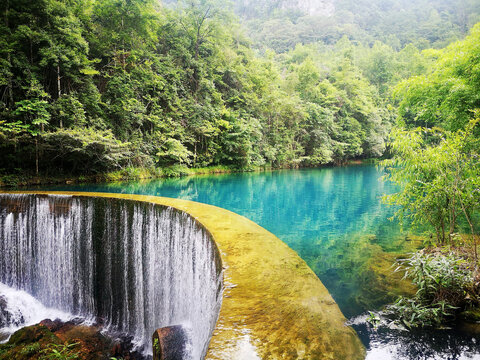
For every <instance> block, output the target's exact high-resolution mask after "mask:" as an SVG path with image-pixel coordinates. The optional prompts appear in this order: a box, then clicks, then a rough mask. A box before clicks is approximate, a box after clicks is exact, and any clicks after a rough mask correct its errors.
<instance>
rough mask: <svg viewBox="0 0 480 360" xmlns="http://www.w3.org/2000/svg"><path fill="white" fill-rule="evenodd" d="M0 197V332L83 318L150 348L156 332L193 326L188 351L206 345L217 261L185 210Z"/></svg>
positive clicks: (215, 306) (213, 314)
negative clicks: (1, 308) (1, 311)
mask: <svg viewBox="0 0 480 360" xmlns="http://www.w3.org/2000/svg"><path fill="white" fill-rule="evenodd" d="M0 205H1V206H0V254H2V256H1V257H0V283H1V284H0V296H3V299H4V300H5V299H6V303H7V310H8V311H7V313H8V314H11V316H8V317H9V319H10V320H9V323H8V324H5V326H4V328H3V329H0V332H2V331H3V332H6V331H8V330H9V329H10V331H12V330H14V329H15V328H16V327H18V326H20V325H22V323H25V324H30V323H32V322H38V321H39V320H42V319H44V318H52V317H53V318H55V317H59V318H68V317H69V316H80V317H83V318H85V319H87V320H88V319H90V320H94V321H101V322H103V323H104V324H105V325H106V328H107V329H111V330H112V331H120V332H123V333H127V334H129V335H131V336H133V337H134V342H135V344H136V345H137V347H138V348H139V349H140V350H143V351H144V352H145V353H146V354H151V340H150V339H151V336H152V334H153V332H154V330H155V329H157V328H159V327H164V326H169V325H178V324H181V325H184V326H186V327H187V328H188V329H190V332H191V334H192V344H191V346H190V351H191V353H192V357H193V358H194V359H199V358H201V356H202V355H203V354H204V353H205V352H206V347H207V345H208V341H209V339H210V336H211V332H212V331H213V328H214V326H215V322H216V319H217V316H218V310H219V305H220V301H221V290H222V277H221V264H220V261H219V256H218V253H217V250H216V247H215V245H214V243H213V241H212V240H211V238H210V235H209V234H208V233H207V232H206V231H205V230H204V229H203V228H202V227H201V226H199V225H198V224H197V223H196V222H195V221H194V220H193V219H192V218H191V217H190V216H189V215H187V214H185V213H182V212H180V211H176V210H174V209H171V208H166V207H162V206H158V205H153V204H146V203H140V202H133V201H127V200H116V199H100V198H78V197H70V196H32V195H0ZM26 293H28V295H26ZM32 296H33V297H34V298H32ZM19 298H23V299H24V302H27V303H26V304H25V306H23V307H22V304H23V303H21V302H19V301H18V299H19ZM32 304H33V305H32ZM14 306H17V309H13V308H12V307H14ZM52 309H55V310H52ZM32 311H35V312H36V314H35V316H31V314H30V313H31V312H32ZM15 314H16V315H15ZM22 317H23V319H22ZM0 320H1V319H0Z"/></svg>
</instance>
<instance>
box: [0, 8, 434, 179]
mask: <svg viewBox="0 0 480 360" xmlns="http://www.w3.org/2000/svg"><path fill="white" fill-rule="evenodd" d="M238 4H239V3H236V5H238ZM237 9H238V6H237ZM1 11H2V14H3V18H4V21H2V22H1V23H0V53H1V57H0V59H1V60H0V73H1V76H0V155H1V156H0V169H3V170H1V171H3V172H4V173H5V174H12V173H15V172H22V173H23V172H25V171H27V172H28V171H30V172H32V173H33V172H36V173H42V174H46V175H51V174H58V173H73V174H85V173H98V172H105V171H111V170H114V169H119V168H125V167H129V168H134V167H145V168H153V167H162V168H168V167H172V166H179V165H183V166H188V167H205V166H220V165H222V166H224V165H226V166H231V167H236V168H249V167H252V166H263V165H269V166H273V167H284V166H316V165H320V164H327V163H337V164H338V163H344V162H345V161H347V160H348V159H354V158H361V157H378V156H381V155H382V154H383V153H384V151H385V148H386V145H385V140H386V138H387V135H388V133H389V131H390V128H391V127H392V124H393V122H394V118H395V111H394V108H393V107H392V106H391V105H389V100H388V99H389V98H388V94H389V91H390V89H391V87H392V86H394V85H395V84H397V83H398V82H399V81H401V80H402V79H406V78H408V77H409V76H412V75H421V74H423V72H424V71H425V69H426V68H427V65H428V63H429V61H430V60H428V59H425V58H424V56H423V55H422V54H421V53H420V51H419V50H418V49H417V48H416V47H415V46H413V45H407V46H405V47H403V48H401V49H397V48H394V47H392V46H389V45H386V44H385V43H382V42H376V43H374V44H373V45H372V46H370V45H368V44H364V45H361V44H355V43H354V42H351V41H350V40H349V39H348V38H347V37H344V38H339V40H338V42H336V43H334V45H328V44H326V43H324V42H317V43H315V44H311V45H308V46H301V45H299V46H297V47H296V48H294V49H292V50H291V51H289V52H287V53H284V54H282V55H277V54H275V53H274V52H273V51H266V52H265V53H264V54H263V55H260V54H258V53H257V52H256V51H255V50H253V48H252V45H251V42H250V40H249V39H248V38H247V37H246V36H245V35H244V34H243V32H242V29H241V27H240V25H239V23H238V21H237V20H236V18H235V16H234V15H233V13H231V12H230V10H229V6H227V5H226V4H225V3H224V2H220V1H216V0H189V1H183V2H179V3H178V4H177V5H176V6H174V7H163V6H161V5H160V4H159V3H157V2H156V1H153V0H147V1H143V0H128V1H125V0H105V1H96V0H38V1H35V2H31V1H26V0H19V1H5V2H3V5H2V9H1ZM330 43H331V42H330ZM0 175H1V174H0Z"/></svg>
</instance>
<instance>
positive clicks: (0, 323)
mask: <svg viewBox="0 0 480 360" xmlns="http://www.w3.org/2000/svg"><path fill="white" fill-rule="evenodd" d="M24 323H25V319H24V317H23V315H22V314H20V313H18V314H12V313H11V312H10V311H9V310H8V308H7V299H6V298H5V297H4V296H0V328H2V327H8V326H11V325H14V326H20V325H22V324H24Z"/></svg>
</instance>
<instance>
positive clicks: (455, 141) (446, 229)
mask: <svg viewBox="0 0 480 360" xmlns="http://www.w3.org/2000/svg"><path fill="white" fill-rule="evenodd" d="M479 121H480V119H479V118H478V115H477V119H476V120H472V121H471V122H470V123H469V124H468V126H467V127H466V129H465V130H458V131H456V132H451V131H446V130H443V129H439V128H434V129H427V128H417V129H414V130H404V129H396V130H395V131H394V132H393V133H392V136H393V141H392V143H391V146H392V148H393V151H394V157H393V158H392V159H389V160H385V161H384V162H383V165H384V166H386V171H387V175H386V176H385V177H386V179H387V180H390V181H392V182H394V183H395V184H397V185H399V186H400V191H399V192H398V193H396V194H393V195H389V196H387V197H386V198H385V199H386V201H387V202H388V203H390V204H395V205H399V206H400V209H399V210H398V211H397V213H396V215H397V216H399V217H400V218H402V219H403V218H409V219H411V220H412V221H413V224H414V225H423V224H425V223H428V224H430V225H431V226H432V227H433V229H434V230H435V233H436V239H437V241H438V243H440V244H445V243H447V242H451V239H452V236H453V234H454V233H455V232H456V231H457V230H458V226H459V225H458V219H459V218H460V216H463V217H464V219H465V220H466V221H467V223H468V226H469V228H470V232H471V235H472V241H473V242H474V252H475V259H476V260H477V241H476V234H477V233H476V231H477V230H476V226H475V224H474V220H473V216H472V215H473V214H474V213H476V212H478V211H479V210H480V191H479V188H480V157H479V155H480V154H479V152H478V149H479V147H478V145H479V142H478V139H477V138H476V137H475V136H474V132H475V129H476V127H477V124H478V123H479Z"/></svg>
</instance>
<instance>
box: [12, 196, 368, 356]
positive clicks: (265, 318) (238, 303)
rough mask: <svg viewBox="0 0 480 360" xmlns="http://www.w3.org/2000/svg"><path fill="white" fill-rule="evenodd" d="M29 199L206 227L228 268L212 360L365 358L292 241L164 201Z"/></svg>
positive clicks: (207, 210)
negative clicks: (162, 209) (118, 208)
mask: <svg viewBox="0 0 480 360" xmlns="http://www.w3.org/2000/svg"><path fill="white" fill-rule="evenodd" d="M5 193H7V192H5ZM8 193H26V192H8ZM28 194H43V195H45V194H47V195H48V194H52V195H71V196H77V197H101V198H117V199H126V200H133V201H142V202H149V203H154V204H159V205H163V206H169V207H172V208H175V209H178V210H181V211H184V212H186V213H188V214H189V215H190V216H192V217H194V218H195V219H196V220H197V221H198V222H199V223H200V224H201V225H203V226H204V227H205V228H206V229H207V230H208V231H209V232H210V233H211V235H212V237H213V240H214V241H215V243H216V245H217V247H218V249H219V252H220V254H221V259H222V264H223V268H224V293H223V300H222V306H221V309H220V313H219V318H218V320H217V323H216V327H215V329H214V332H213V335H212V338H211V340H210V344H209V347H208V350H207V355H206V359H212V360H213V359H215V360H225V359H231V360H235V359H238V360H240V359H249V360H255V359H319V360H328V359H335V360H342V359H345V360H356V359H364V358H365V349H364V347H363V345H362V343H361V341H360V339H359V338H358V336H357V334H356V333H355V331H354V330H353V329H352V328H350V327H348V326H346V325H345V321H346V319H345V317H344V316H343V314H342V312H341V311H340V309H339V308H338V306H337V304H336V303H335V301H334V300H333V298H332V297H331V295H330V294H329V292H328V291H327V289H326V288H325V286H324V285H323V284H322V283H321V281H320V280H319V279H318V277H317V276H316V275H315V273H314V272H313V271H312V270H311V269H310V268H309V267H308V266H307V264H306V263H305V262H304V261H303V260H302V259H301V258H300V257H299V256H298V255H297V253H296V252H295V251H293V250H292V249H290V248H289V247H288V246H287V245H286V244H285V243H284V242H282V241H281V240H280V239H278V238H277V237H276V236H275V235H273V234H272V233H270V232H268V231H267V230H265V229H264V228H262V227H260V226H259V225H257V224H256V223H254V222H252V221H250V220H248V219H247V218H245V217H243V216H240V215H238V214H235V213H233V212H231V211H228V210H225V209H221V208H218V207H215V206H211V205H206V204H201V203H197V202H192V201H187V200H179V199H171V198H163V197H157V196H144V195H126V194H109V193H88V192H28Z"/></svg>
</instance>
